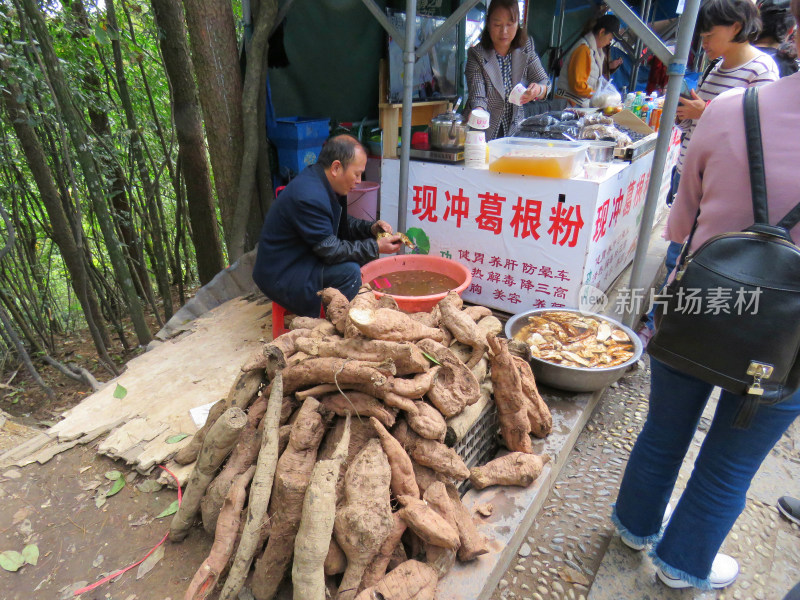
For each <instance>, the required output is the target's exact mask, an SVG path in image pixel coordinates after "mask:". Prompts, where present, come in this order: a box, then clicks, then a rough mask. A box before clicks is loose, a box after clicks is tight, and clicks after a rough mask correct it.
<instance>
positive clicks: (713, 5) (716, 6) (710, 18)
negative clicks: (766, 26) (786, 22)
mask: <svg viewBox="0 0 800 600" xmlns="http://www.w3.org/2000/svg"><path fill="white" fill-rule="evenodd" d="M736 23H739V24H741V26H742V28H741V29H740V30H739V33H737V34H736V35H735V36H734V38H733V41H734V42H736V43H738V44H742V43H744V42H754V41H755V40H756V38H758V34H759V32H760V31H761V17H759V16H758V9H757V8H756V5H755V4H753V2H752V1H751V0H708V1H707V2H704V3H703V4H702V6H700V13H699V14H698V15H697V26H698V31H700V33H707V32H709V31H711V28H712V27H716V26H718V25H722V26H729V25H734V24H736Z"/></svg>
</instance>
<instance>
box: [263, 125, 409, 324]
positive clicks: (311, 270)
mask: <svg viewBox="0 0 800 600" xmlns="http://www.w3.org/2000/svg"><path fill="white" fill-rule="evenodd" d="M366 166H367V153H366V152H365V151H364V147H363V146H362V145H361V144H360V143H359V142H358V140H356V139H355V138H354V137H351V136H349V135H338V136H336V137H332V138H330V139H329V140H328V141H326V142H325V145H324V146H323V147H322V152H320V155H319V158H318V159H317V163H316V164H315V165H311V166H309V167H306V168H305V169H303V171H302V172H301V173H300V174H299V175H298V176H297V177H295V178H294V179H293V180H292V181H291V182H289V184H288V185H287V186H286V189H284V190H283V191H282V192H281V193H280V195H279V196H278V198H277V199H276V201H275V203H274V204H273V205H272V208H270V211H269V213H267V217H266V219H264V226H263V228H262V229H261V239H260V240H259V242H258V255H257V257H256V265H255V268H254V269H253V280H254V281H255V282H256V284H257V285H258V287H259V288H260V289H261V291H262V292H264V294H265V295H266V296H267V297H268V298H270V299H271V300H274V301H275V302H277V303H278V304H280V305H281V306H283V307H284V308H285V309H286V310H287V311H290V312H293V313H295V314H297V315H302V316H308V317H318V316H319V314H320V307H321V301H320V299H319V297H318V296H317V292H318V291H319V290H321V289H324V288H328V287H335V288H337V289H338V290H339V291H341V292H342V293H343V294H344V295H345V296H347V298H348V299H349V300H352V299H353V298H354V297H355V295H356V293H357V292H358V288H359V287H360V286H361V265H363V264H366V263H368V262H369V261H371V260H374V259H376V258H378V254H379V253H380V254H392V253H394V252H397V251H398V250H399V249H400V244H401V242H400V236H398V235H390V236H386V237H382V238H381V239H377V240H376V236H377V235H378V233H380V232H382V231H385V232H387V233H392V227H391V225H389V224H388V223H386V222H385V221H373V222H370V221H365V220H363V219H356V218H355V217H351V216H349V215H348V214H347V193H348V192H350V191H351V190H352V189H353V188H354V187H355V186H356V185H357V184H359V183H360V182H361V176H362V174H363V173H364V169H365V168H366Z"/></svg>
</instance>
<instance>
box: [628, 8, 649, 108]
mask: <svg viewBox="0 0 800 600" xmlns="http://www.w3.org/2000/svg"><path fill="white" fill-rule="evenodd" d="M642 21H644V22H645V24H647V23H649V22H650V0H644V2H643V3H642ZM643 46H644V44H642V38H637V39H636V45H635V46H634V50H633V67H632V68H631V84H630V90H631V91H632V92H635V91H636V84H637V80H638V79H639V63H640V62H641V58H642V48H643ZM623 100H624V98H623Z"/></svg>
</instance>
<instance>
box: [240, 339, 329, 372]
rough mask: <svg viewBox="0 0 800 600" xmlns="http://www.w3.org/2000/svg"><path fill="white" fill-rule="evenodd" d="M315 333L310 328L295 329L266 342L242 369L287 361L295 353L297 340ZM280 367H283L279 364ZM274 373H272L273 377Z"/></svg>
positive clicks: (251, 369)
mask: <svg viewBox="0 0 800 600" xmlns="http://www.w3.org/2000/svg"><path fill="white" fill-rule="evenodd" d="M311 335H313V333H312V331H311V330H310V329H295V330H293V331H288V332H286V333H284V334H283V335H280V336H278V337H276V338H275V339H274V340H272V341H271V342H269V343H267V344H264V345H263V346H261V348H259V349H258V350H257V351H256V352H254V353H253V355H252V356H251V357H250V358H249V359H248V360H247V361H246V362H245V363H244V365H242V371H254V370H257V369H259V370H263V369H266V368H267V365H268V364H269V363H270V362H275V361H277V362H278V363H280V361H285V360H286V359H287V358H289V357H290V356H291V355H292V354H294V353H295V345H294V344H295V340H297V339H298V338H301V337H309V336H311ZM279 368H283V366H282V365H279ZM272 375H273V374H271V375H270V377H272Z"/></svg>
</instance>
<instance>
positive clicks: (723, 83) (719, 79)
mask: <svg viewBox="0 0 800 600" xmlns="http://www.w3.org/2000/svg"><path fill="white" fill-rule="evenodd" d="M697 29H698V31H700V39H701V40H702V42H703V50H704V51H705V53H706V56H707V57H708V59H709V60H710V61H716V64H714V66H713V68H712V69H711V70H710V71H709V72H708V73H707V74H706V76H705V77H704V78H703V79H702V80H701V82H700V86H699V87H698V88H697V92H695V91H694V90H692V91H691V98H685V97H683V96H681V97H680V98H679V102H680V105H679V106H678V110H677V111H676V122H677V123H678V127H680V128H681V129H682V130H683V138H682V140H681V153H680V155H679V156H678V164H677V165H675V169H674V170H673V172H672V186H671V187H670V191H669V195H668V196H667V198H668V200H667V202H668V204H670V205H671V204H672V200H673V199H674V197H675V194H676V193H677V192H678V184H679V182H680V180H681V172H682V171H683V161H684V157H685V155H686V148H687V147H688V146H689V142H690V141H691V139H692V134H693V133H694V129H695V127H696V126H697V120H698V119H699V118H700V116H701V115H702V114H703V111H704V110H705V109H706V106H708V104H709V103H710V102H711V101H712V100H713V99H714V98H716V97H717V96H719V95H720V94H721V93H722V92H725V91H727V90H730V89H733V88H746V87H751V86H758V85H763V84H765V83H770V82H772V81H777V80H778V79H779V78H780V73H779V71H778V66H777V65H776V64H775V61H774V60H773V59H772V57H771V56H769V55H767V54H765V53H764V52H762V51H761V50H759V49H758V48H756V47H755V46H753V45H752V44H751V42H753V41H754V40H755V39H756V38H757V37H758V35H759V32H760V31H761V18H760V17H759V16H758V9H757V8H756V6H755V4H754V3H753V2H752V1H751V0H708V1H707V2H705V3H703V5H702V6H701V7H700V12H699V13H698V15H697ZM682 246H683V244H681V243H679V242H670V243H669V247H668V248H667V256H666V260H665V261H664V263H665V266H666V268H667V278H668V277H669V274H670V273H671V272H672V270H673V269H674V268H675V263H676V262H677V260H678V256H679V255H680V252H681V247H682ZM666 282H667V279H666V278H665V279H664V283H666ZM662 286H663V284H662ZM653 314H654V310H651V311H650V312H649V313H648V315H647V317H646V318H645V327H643V328H642V329H641V330H640V331H639V336H640V337H641V339H642V343H643V344H644V345H645V346H647V342H649V341H650V337H651V336H652V335H653V332H654V331H655V324H654V322H653Z"/></svg>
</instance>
